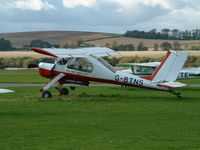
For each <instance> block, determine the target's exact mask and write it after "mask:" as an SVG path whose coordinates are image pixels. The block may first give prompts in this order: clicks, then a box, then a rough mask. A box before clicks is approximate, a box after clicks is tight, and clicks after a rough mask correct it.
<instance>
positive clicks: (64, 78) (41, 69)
mask: <svg viewBox="0 0 200 150" xmlns="http://www.w3.org/2000/svg"><path fill="white" fill-rule="evenodd" d="M39 70H40V72H43V71H44V72H50V70H47V69H43V68H40V69H39ZM53 73H54V75H55V76H56V75H58V74H60V73H63V74H65V75H66V76H65V77H63V78H62V79H61V81H63V82H64V80H66V79H69V78H73V79H74V78H76V79H78V80H79V81H96V82H103V83H110V84H118V85H127V86H133V87H139V88H146V89H154V90H159V89H155V88H151V87H145V86H139V85H135V84H130V83H125V82H119V81H114V80H108V79H100V78H94V77H88V76H82V75H78V74H72V73H66V72H60V71H53ZM43 74H45V73H43ZM46 77H47V76H46ZM160 90H161V89H160Z"/></svg>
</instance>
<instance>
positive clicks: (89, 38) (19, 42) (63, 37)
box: [0, 31, 200, 50]
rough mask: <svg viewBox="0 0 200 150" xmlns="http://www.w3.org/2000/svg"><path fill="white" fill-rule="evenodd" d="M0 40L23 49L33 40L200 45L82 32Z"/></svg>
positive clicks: (23, 35)
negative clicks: (8, 41) (7, 41)
mask: <svg viewBox="0 0 200 150" xmlns="http://www.w3.org/2000/svg"><path fill="white" fill-rule="evenodd" d="M0 38H5V39H6V40H10V41H11V42H12V45H13V47H16V48H23V45H29V44H30V42H31V41H32V40H36V39H41V40H44V41H48V42H50V43H51V44H62V43H64V42H66V41H67V42H70V41H72V40H76V39H81V40H83V41H85V42H86V43H89V44H94V45H96V46H105V45H106V44H110V45H112V44H113V42H114V41H116V42H117V44H118V45H119V44H133V45H134V46H135V47H137V45H138V44H139V43H140V42H144V44H145V46H147V47H148V48H149V50H153V47H154V44H155V43H157V44H158V45H160V44H161V43H163V42H169V43H171V44H172V45H173V43H174V42H175V41H176V42H179V43H180V44H181V47H182V48H183V49H184V50H187V48H188V47H191V46H192V45H199V44H200V40H157V39H155V40H154V39H138V38H128V37H122V36H121V35H120V34H112V33H100V32H81V31H35V32H19V33H4V34H2V33H0Z"/></svg>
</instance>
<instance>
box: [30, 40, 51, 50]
mask: <svg viewBox="0 0 200 150" xmlns="http://www.w3.org/2000/svg"><path fill="white" fill-rule="evenodd" d="M30 47H40V48H50V47H52V45H51V44H50V43H49V42H47V41H42V40H33V41H31V43H30Z"/></svg>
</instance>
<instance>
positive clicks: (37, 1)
mask: <svg viewBox="0 0 200 150" xmlns="http://www.w3.org/2000/svg"><path fill="white" fill-rule="evenodd" d="M5 6H6V7H8V8H17V9H22V10H33V11H39V10H49V9H56V7H55V6H54V5H51V4H49V3H48V2H47V1H42V0H16V1H10V2H6V4H5Z"/></svg>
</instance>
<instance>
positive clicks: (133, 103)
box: [0, 87, 200, 150]
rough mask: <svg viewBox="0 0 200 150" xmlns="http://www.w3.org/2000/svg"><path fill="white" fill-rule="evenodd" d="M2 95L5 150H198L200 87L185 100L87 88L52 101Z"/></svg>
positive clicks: (30, 92)
mask: <svg viewBox="0 0 200 150" xmlns="http://www.w3.org/2000/svg"><path fill="white" fill-rule="evenodd" d="M11 89H13V90H16V92H15V93H9V94H1V95H0V149H3V150H18V149H19V150H27V149H29V150H40V149H41V150H66V149H67V150H132V149H137V150H147V149H148V150H161V149H162V150H197V149H199V148H200V117H199V114H200V94H199V90H200V88H188V87H187V88H183V89H181V91H182V93H183V98H182V99H178V98H176V97H175V96H174V95H171V94H169V93H167V92H160V91H154V90H146V89H137V88H120V87H83V88H78V89H77V90H75V91H70V95H69V96H66V97H65V96H59V95H58V94H57V93H56V91H55V90H53V94H54V97H53V98H52V99H43V98H41V97H40V93H39V92H38V91H39V88H38V87H34V88H32V87H31V88H29V87H20V88H11Z"/></svg>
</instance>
